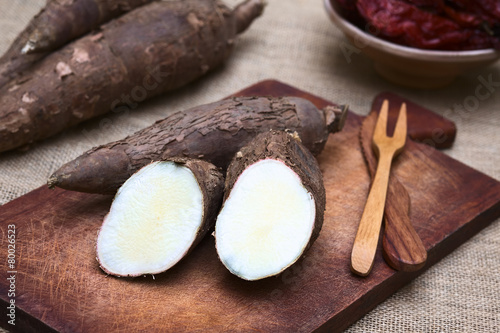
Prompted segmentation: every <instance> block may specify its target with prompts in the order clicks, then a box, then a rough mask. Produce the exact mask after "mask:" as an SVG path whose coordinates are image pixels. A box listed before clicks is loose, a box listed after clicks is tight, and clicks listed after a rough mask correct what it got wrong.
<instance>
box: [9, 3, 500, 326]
mask: <svg viewBox="0 0 500 333" xmlns="http://www.w3.org/2000/svg"><path fill="white" fill-rule="evenodd" d="M44 2H45V1H44V0H15V1H12V0H0V52H2V53H3V52H4V51H5V50H6V49H7V47H8V45H9V44H10V42H11V41H12V40H13V39H14V37H15V36H16V35H17V33H18V32H19V31H20V30H21V29H22V28H23V27H24V26H25V24H26V23H27V22H28V20H29V19H30V18H31V17H32V16H33V15H34V14H35V13H37V11H38V10H39V8H40V7H41V6H42V5H43V4H44ZM237 2H238V1H236V0H231V1H230V2H228V4H230V5H234V4H235V3H237ZM342 42H346V40H345V39H344V37H343V35H342V33H341V32H340V31H339V30H338V29H337V28H336V27H334V26H333V24H332V23H331V22H330V21H329V19H328V17H327V15H326V12H325V10H324V7H323V3H322V1H321V0H286V1H285V0H281V1H278V0H269V4H268V6H267V8H266V11H265V15H264V16H263V17H261V18H260V19H259V20H257V21H256V22H255V23H254V24H253V25H252V27H251V28H250V29H249V30H248V31H247V32H246V33H244V34H243V35H242V36H241V37H240V39H239V41H238V43H237V46H236V48H235V50H234V51H235V52H234V53H233V56H232V58H231V59H230V60H229V61H228V62H227V64H226V65H225V67H224V68H223V69H221V70H219V71H217V72H214V73H212V74H210V75H209V76H207V77H205V78H203V79H201V80H199V81H198V82H197V83H195V84H193V85H190V86H189V87H187V88H184V89H181V90H178V91H176V92H174V93H171V94H168V95H167V96H164V97H161V98H157V99H155V100H154V101H150V102H145V103H142V104H141V105H140V106H139V107H138V108H137V109H135V110H134V111H133V112H132V113H131V114H130V115H128V116H126V117H120V116H116V117H113V116H109V117H108V118H109V119H111V120H112V122H111V125H110V126H107V127H108V128H106V130H103V129H102V128H100V126H99V122H98V121H94V122H92V121H90V122H87V123H85V124H83V125H81V126H78V127H76V128H73V129H72V130H69V131H67V132H65V133H63V134H62V135H58V136H56V137H54V138H51V139H49V140H46V141H45V142H43V143H40V144H37V145H36V146H34V147H32V148H31V149H30V150H28V151H26V152H9V153H3V154H1V156H0V187H1V188H0V204H3V203H6V202H8V201H10V200H13V199H15V198H17V197H19V196H21V195H23V194H25V193H27V192H29V191H31V190H33V189H35V188H37V187H39V186H41V185H43V184H45V182H46V180H47V177H49V175H50V174H51V173H52V172H53V171H54V170H56V169H57V168H58V167H59V166H60V165H62V164H63V163H65V162H67V161H69V160H71V159H73V158H75V157H77V156H78V155H80V154H81V153H82V152H84V151H86V150H87V149H89V148H91V147H93V146H95V145H97V144H100V143H105V142H108V141H112V140H116V139H120V138H122V137H124V136H125V135H127V134H130V133H133V132H134V131H136V130H138V129H140V128H142V127H145V126H147V125H149V124H151V123H152V122H153V121H154V120H156V119H160V118H163V117H164V116H165V115H166V114H168V113H170V112H173V111H177V110H181V109H184V108H188V107H191V106H195V105H198V104H202V103H208V102H212V101H215V100H218V99H220V98H223V97H225V96H227V95H229V94H231V93H233V92H235V91H237V90H240V89H242V88H245V87H247V86H249V85H251V84H253V83H256V82H258V81H260V80H263V79H268V78H274V79H278V80H280V81H283V82H286V83H288V84H291V85H293V86H296V87H298V88H300V89H303V90H306V91H308V92H311V93H314V94H316V95H319V96H322V97H324V98H326V99H328V100H331V101H335V102H340V103H348V104H349V105H350V106H351V108H352V110H355V111H356V112H357V113H359V114H366V113H367V112H368V110H369V106H370V105H371V102H372V99H373V97H374V96H375V95H376V94H377V93H379V92H381V91H383V90H390V91H393V92H396V93H398V94H400V95H403V96H405V97H407V98H409V99H411V100H414V101H418V102H419V103H420V104H422V105H424V106H426V107H428V108H430V109H431V110H434V111H436V112H438V113H440V114H443V115H445V116H446V117H448V118H449V119H451V120H453V121H455V122H456V124H457V126H458V136H457V139H456V142H455V144H454V146H453V148H452V149H449V150H447V151H446V154H449V155H450V156H452V157H454V158H455V159H457V160H459V161H461V162H463V163H465V164H467V165H469V166H471V167H473V168H475V169H477V170H480V171H482V172H484V173H486V174H487V175H489V176H491V177H493V178H495V179H500V134H499V129H500V89H499V88H498V87H495V88H494V90H495V91H493V92H492V93H491V95H490V96H489V97H488V98H487V99H484V100H481V101H480V103H479V105H471V104H467V102H471V100H473V99H471V98H468V97H469V96H474V95H475V93H476V87H477V86H478V85H480V84H481V81H480V79H481V77H482V78H484V79H488V77H489V76H491V80H493V81H495V82H500V63H497V64H496V65H494V66H490V67H488V68H484V69H481V70H478V71H474V72H471V73H469V74H467V75H463V76H461V77H459V78H458V79H457V80H456V81H455V82H454V83H453V84H451V85H450V86H448V87H446V88H444V89H440V90H433V91H421V90H413V89H406V88H402V87H399V86H396V85H393V84H391V83H388V82H386V81H385V80H383V79H382V78H380V77H379V76H378V75H377V74H376V73H375V72H374V69H373V67H372V63H371V61H370V60H369V59H367V58H366V57H364V56H362V55H357V54H354V55H353V56H352V59H351V60H352V61H351V62H350V63H348V62H347V61H346V58H345V57H344V55H343V53H342V52H341V49H340V45H341V43H342ZM464 103H465V106H466V107H465V108H464V107H463V105H464ZM0 107H1V106H0ZM108 125H109V124H108ZM499 295H500V223H499V221H498V220H497V221H495V222H494V223H493V224H492V225H491V226H489V227H488V228H486V229H484V230H483V231H482V232H480V233H479V234H478V235H477V236H474V237H473V238H472V239H471V240H470V241H468V242H467V243H465V244H464V245H462V246H461V247H460V248H458V249H457V250H456V251H454V252H453V253H452V254H450V255H449V256H447V257H446V258H445V259H443V260H442V261H441V262H439V263H438V264H436V265H435V266H433V267H432V268H431V269H429V270H428V271H427V272H426V273H424V274H423V275H422V276H421V277H419V278H417V279H416V280H414V281H413V282H412V283H410V284H409V285H407V286H406V287H404V288H403V289H401V290H400V291H398V292H397V293H396V294H394V295H393V296H392V297H390V298H389V299H387V300H386V301H385V302H383V303H382V304H380V305H379V306H377V307H376V308H375V309H374V310H373V311H371V312H370V313H368V314H367V315H366V316H364V317H363V318H362V319H361V320H359V321H358V322H356V323H355V324H354V325H352V326H351V327H350V328H349V329H348V332H403V331H404V332H498V331H500V297H499Z"/></svg>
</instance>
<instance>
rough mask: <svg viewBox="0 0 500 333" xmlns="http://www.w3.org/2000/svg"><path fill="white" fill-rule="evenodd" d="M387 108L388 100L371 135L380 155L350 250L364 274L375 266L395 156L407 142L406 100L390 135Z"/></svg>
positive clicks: (355, 269) (356, 270)
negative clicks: (388, 133)
mask: <svg viewBox="0 0 500 333" xmlns="http://www.w3.org/2000/svg"><path fill="white" fill-rule="evenodd" d="M388 111H389V102H388V101H387V100H385V101H384V102H383V103H382V108H381V110H380V114H379V117H378V120H377V124H376V125H375V132H374V133H373V139H372V142H373V149H374V151H375V153H376V154H377V155H378V165H377V171H376V173H375V177H374V178H373V182H372V186H371V189H370V193H369V194H368V199H367V201H366V205H365V209H364V211H363V215H362V216H361V221H360V223H359V226H358V232H357V234H356V238H355V239H354V245H353V249H352V253H351V270H352V271H353V272H354V273H356V274H358V275H361V276H366V275H368V274H369V273H370V271H371V269H372V266H373V260H374V258H375V252H376V250H377V243H378V239H379V234H380V227H381V225H382V218H383V215H384V207H385V200H386V196H387V185H388V183H389V174H390V169H391V163H392V159H393V158H394V156H396V155H397V154H399V153H400V152H401V151H402V149H403V147H404V145H405V143H406V132H407V125H406V104H404V103H403V104H402V105H401V109H400V111H399V116H398V120H397V122H396V128H395V129H394V134H393V136H392V137H389V136H387V118H388Z"/></svg>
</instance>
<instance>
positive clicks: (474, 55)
mask: <svg viewBox="0 0 500 333" xmlns="http://www.w3.org/2000/svg"><path fill="white" fill-rule="evenodd" d="M331 1H332V0H324V5H325V8H326V11H327V13H328V16H329V17H330V19H331V20H332V21H333V23H335V24H336V25H337V26H338V27H339V28H340V30H342V31H343V32H344V33H345V34H346V35H347V36H349V37H351V38H355V39H356V38H357V39H358V40H360V41H361V42H363V45H367V46H371V47H373V48H377V49H379V50H383V51H385V52H388V53H392V54H395V55H398V56H401V57H405V58H418V59H419V60H432V61H446V62H447V61H450V60H453V61H455V62H471V61H481V60H493V59H496V58H499V57H500V50H495V49H493V48H490V49H480V50H466V51H441V50H425V49H418V48H414V47H410V46H403V45H399V44H395V43H392V42H389V41H386V40H383V39H380V38H378V37H376V36H374V35H371V34H368V33H366V32H365V31H363V30H361V29H359V28H358V27H357V26H355V25H353V24H352V23H350V22H349V21H347V20H346V19H344V18H343V17H342V16H340V14H338V13H337V11H336V10H335V9H334V7H333V6H332V3H331Z"/></svg>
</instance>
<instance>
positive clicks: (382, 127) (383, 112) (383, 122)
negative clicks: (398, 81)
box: [373, 99, 389, 137]
mask: <svg viewBox="0 0 500 333" xmlns="http://www.w3.org/2000/svg"><path fill="white" fill-rule="evenodd" d="M388 113H389V101H388V100H387V99H384V102H383V103H382V107H381V108H380V113H379V115H378V119H377V124H376V125H375V132H374V133H373V136H374V137H375V136H378V137H386V136H387V116H388Z"/></svg>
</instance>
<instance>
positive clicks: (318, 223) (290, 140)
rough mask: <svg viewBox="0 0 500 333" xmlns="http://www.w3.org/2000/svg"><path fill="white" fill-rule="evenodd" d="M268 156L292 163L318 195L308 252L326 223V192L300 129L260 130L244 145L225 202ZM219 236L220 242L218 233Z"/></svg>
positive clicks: (229, 179)
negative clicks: (241, 178)
mask: <svg viewBox="0 0 500 333" xmlns="http://www.w3.org/2000/svg"><path fill="white" fill-rule="evenodd" d="M265 159H273V160H277V161H280V162H283V163H284V164H285V165H286V166H288V167H289V168H290V169H291V170H292V171H293V172H295V173H296V174H297V175H298V176H299V178H300V180H301V182H302V185H303V186H304V187H305V189H306V190H307V191H308V192H309V193H310V194H311V195H312V197H313V199H314V204H315V209H316V214H315V220H314V227H313V230H312V234H311V237H310V239H309V242H308V244H307V245H306V247H305V249H304V251H303V252H302V254H304V253H305V251H307V249H309V247H311V245H312V244H313V243H314V241H315V240H316V239H317V238H318V236H319V233H320V231H321V227H322V226H323V219H324V215H325V208H326V193H325V187H324V184H323V176H322V173H321V170H320V168H319V165H318V162H317V161H316V159H315V158H314V156H313V155H312V154H311V152H310V151H309V150H308V149H307V148H306V147H305V146H304V145H303V144H302V143H301V142H300V139H299V138H298V136H297V135H296V133H290V132H284V131H268V132H266V133H261V134H259V135H258V136H257V137H255V139H254V140H252V141H251V142H250V143H249V144H248V145H246V146H244V147H243V148H242V149H241V150H240V151H239V152H238V153H237V154H236V155H235V156H234V158H233V160H232V161H231V164H230V165H229V167H228V168H227V173H226V182H225V187H224V201H223V205H224V203H225V202H226V200H227V199H228V197H229V196H230V195H231V190H232V189H233V187H234V185H235V184H236V182H237V181H238V178H239V176H240V175H241V174H242V173H243V171H245V170H246V169H247V168H248V167H249V166H251V165H252V164H254V163H257V162H259V161H261V160H265ZM215 236H216V238H215V239H216V244H217V234H216V235H215ZM288 267H289V266H288ZM285 269H286V268H285ZM283 270H284V269H283ZM279 273H281V272H276V274H279ZM276 274H273V275H276Z"/></svg>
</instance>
